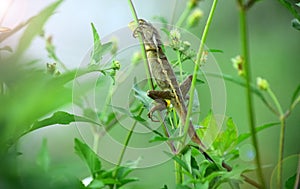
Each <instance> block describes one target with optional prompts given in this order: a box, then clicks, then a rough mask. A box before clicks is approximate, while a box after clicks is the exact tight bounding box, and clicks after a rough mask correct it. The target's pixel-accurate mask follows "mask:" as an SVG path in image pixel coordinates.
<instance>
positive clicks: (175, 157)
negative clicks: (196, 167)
mask: <svg viewBox="0 0 300 189" xmlns="http://www.w3.org/2000/svg"><path fill="white" fill-rule="evenodd" d="M165 154H167V156H169V157H171V158H172V159H173V160H174V161H176V162H177V163H178V164H179V165H180V166H181V167H182V168H183V169H184V170H185V171H187V172H189V166H188V165H187V164H186V163H185V162H184V161H183V160H182V159H180V158H179V157H178V156H177V155H173V154H171V153H169V152H165Z"/></svg>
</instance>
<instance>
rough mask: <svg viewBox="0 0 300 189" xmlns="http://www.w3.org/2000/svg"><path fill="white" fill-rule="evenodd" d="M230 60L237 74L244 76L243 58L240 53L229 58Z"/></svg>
mask: <svg viewBox="0 0 300 189" xmlns="http://www.w3.org/2000/svg"><path fill="white" fill-rule="evenodd" d="M231 62H232V64H233V67H234V68H235V69H236V70H237V71H238V75H240V76H244V75H245V71H244V59H243V57H241V56H240V55H237V56H236V57H234V58H232V59H231Z"/></svg>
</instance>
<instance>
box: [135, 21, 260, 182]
mask: <svg viewBox="0 0 300 189" xmlns="http://www.w3.org/2000/svg"><path fill="white" fill-rule="evenodd" d="M138 22H139V23H138V26H137V27H136V28H135V29H134V31H133V36H134V37H135V38H136V37H138V35H140V36H141V37H142V39H143V42H144V46H145V50H146V54H147V59H148V62H149V68H150V72H151V75H152V77H154V79H155V81H156V83H157V85H158V86H159V88H160V89H161V91H157V90H150V91H148V93H147V94H148V96H149V97H150V98H152V99H153V100H155V101H156V102H157V105H155V106H154V107H152V108H151V109H150V111H149V113H148V117H149V118H150V119H151V120H153V119H152V114H153V112H155V111H162V110H164V109H166V108H167V103H166V99H167V100H170V101H171V104H172V105H173V106H174V108H175V110H176V112H177V114H178V116H179V117H180V120H181V122H182V124H185V122H186V119H187V107H186V105H185V102H184V101H185V96H186V94H187V93H188V91H189V89H190V85H191V81H192V76H189V77H188V78H187V79H186V80H185V81H183V83H182V84H181V85H179V83H178V81H177V79H176V75H175V73H174V70H173V68H172V66H171V64H170V63H169V61H168V59H167V57H166V55H165V53H164V52H163V49H162V42H161V40H160V35H159V33H158V31H157V30H156V28H155V27H153V26H152V25H151V24H150V23H148V22H146V21H145V20H143V19H139V20H138ZM188 134H189V136H190V138H191V140H192V141H193V142H195V143H196V144H198V146H199V148H198V149H199V151H200V152H201V153H202V154H203V155H204V156H205V158H206V159H207V160H209V161H211V162H213V163H215V161H214V160H213V159H212V158H211V157H210V156H209V155H208V154H207V153H206V151H205V150H206V147H205V145H204V144H203V143H202V141H201V140H200V138H199V137H198V135H197V134H196V131H195V129H194V126H193V124H192V122H191V121H190V120H189V128H188ZM215 164H216V163H215ZM222 167H223V168H225V169H226V170H227V171H228V172H230V171H231V170H232V167H231V166H230V165H228V164H227V163H226V162H224V161H222ZM241 176H242V177H243V178H244V180H245V181H246V182H248V183H250V184H251V185H253V186H255V187H256V188H261V186H260V185H259V184H258V183H256V182H255V181H253V180H252V179H250V178H248V177H247V176H245V175H244V174H241Z"/></svg>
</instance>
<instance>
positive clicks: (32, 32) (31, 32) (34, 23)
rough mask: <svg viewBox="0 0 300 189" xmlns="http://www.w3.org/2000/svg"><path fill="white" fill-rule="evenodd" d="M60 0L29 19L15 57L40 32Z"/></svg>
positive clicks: (61, 0)
mask: <svg viewBox="0 0 300 189" xmlns="http://www.w3.org/2000/svg"><path fill="white" fill-rule="evenodd" d="M62 2H63V0H58V1H56V2H54V3H52V4H51V5H49V6H48V7H46V8H45V9H44V10H42V11H41V12H40V13H39V14H38V15H36V16H35V17H33V18H32V19H31V20H30V21H29V24H28V26H27V28H26V29H25V31H24V33H23V35H22V36H21V38H20V42H19V45H18V47H17V50H16V56H17V57H19V56H20V55H21V54H22V53H23V52H24V51H25V50H26V49H27V48H28V47H29V45H30V44H31V42H32V40H33V39H34V37H36V36H37V35H40V34H41V32H42V30H43V27H44V24H45V23H46V22H47V20H48V19H49V18H50V16H51V15H52V14H53V13H54V11H55V10H56V9H57V7H58V6H59V5H60V4H61V3H62Z"/></svg>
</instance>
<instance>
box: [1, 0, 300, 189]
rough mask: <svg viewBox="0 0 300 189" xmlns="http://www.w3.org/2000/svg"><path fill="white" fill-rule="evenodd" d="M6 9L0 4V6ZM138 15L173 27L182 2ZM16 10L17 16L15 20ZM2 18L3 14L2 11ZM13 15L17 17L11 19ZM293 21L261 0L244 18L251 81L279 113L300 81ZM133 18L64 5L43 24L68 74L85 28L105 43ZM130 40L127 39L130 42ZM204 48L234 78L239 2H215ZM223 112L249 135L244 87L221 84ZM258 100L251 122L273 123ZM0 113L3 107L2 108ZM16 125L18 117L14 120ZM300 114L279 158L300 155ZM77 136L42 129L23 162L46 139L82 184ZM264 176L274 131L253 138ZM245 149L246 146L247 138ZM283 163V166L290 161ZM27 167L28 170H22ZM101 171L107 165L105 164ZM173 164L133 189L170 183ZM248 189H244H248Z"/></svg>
mask: <svg viewBox="0 0 300 189" xmlns="http://www.w3.org/2000/svg"><path fill="white" fill-rule="evenodd" d="M0 2H1V5H4V4H2V3H5V1H4V0H1V1H0ZM51 2H53V1H50V0H47V1H42V2H41V1H39V2H35V1H34V0H26V1H22V3H21V1H20V2H18V3H13V4H12V9H11V13H9V14H8V15H7V17H6V19H5V20H3V23H2V24H3V26H7V27H13V26H15V25H16V24H17V23H18V22H20V21H22V20H25V19H26V18H28V17H30V16H33V15H35V14H36V13H37V12H39V11H40V10H41V9H42V8H43V7H45V6H46V5H48V4H50V3H51ZM134 3H135V6H136V7H135V8H136V10H137V13H138V15H139V17H141V18H145V19H147V20H153V17H154V16H162V17H165V18H166V19H167V20H168V21H169V22H170V21H171V20H173V21H176V20H177V19H178V17H179V15H180V14H181V13H182V11H183V9H184V7H185V4H186V1H183V0H178V1H173V0H164V3H162V2H161V1H160V0H152V1H135V2H134ZM210 4H211V2H210V1H205V2H201V3H200V8H201V9H202V11H203V12H204V14H205V18H206V16H207V14H208V11H209V7H210ZM16 12H19V14H20V16H16ZM0 14H1V12H0ZM16 17H17V18H16ZM292 18H293V17H292V15H291V14H290V13H289V12H288V11H287V10H286V8H284V7H283V6H282V5H281V4H280V3H279V2H278V1H271V0H263V1H259V2H258V3H256V4H255V5H254V6H253V8H251V10H250V11H249V14H248V21H249V23H248V26H249V41H250V61H251V69H252V78H253V81H254V82H255V78H256V77H258V76H260V77H263V78H266V79H267V80H268V81H269V83H270V86H271V88H272V90H273V91H274V93H275V94H276V96H277V97H278V99H279V101H280V103H281V105H282V107H283V109H284V110H285V109H286V108H287V107H288V105H289V104H290V99H291V97H292V94H293V91H294V90H295V89H296V87H297V86H298V85H299V83H300V76H299V73H300V61H299V60H300V50H299V47H300V32H299V31H297V30H295V29H293V28H292V27H291V19H292ZM131 20H132V16H131V12H130V9H129V7H128V4H127V1H120V0H111V1H104V0H101V1H96V0H94V1H85V2H84V3H83V2H79V1H65V2H64V3H63V4H62V5H61V6H60V7H59V9H58V11H57V12H56V14H54V15H53V16H52V17H51V19H50V20H49V22H48V23H47V24H46V26H45V32H46V33H47V34H49V35H52V36H53V43H54V44H55V45H56V50H57V54H58V55H59V57H60V58H61V60H62V61H63V62H64V63H65V64H66V65H67V66H68V67H70V68H76V67H77V66H78V65H79V64H80V63H81V61H82V59H83V58H84V56H85V55H86V53H87V51H88V49H89V48H90V47H91V45H92V34H91V31H90V23H91V22H93V23H94V24H95V26H97V28H99V30H98V31H99V33H100V35H101V37H105V36H107V35H109V34H110V33H112V32H114V31H116V30H118V29H119V28H123V27H126V26H127V24H128V23H129V22H130V21H131ZM204 21H205V19H203V20H201V23H200V26H199V27H197V28H193V29H192V30H191V31H192V32H193V33H194V34H195V35H196V36H200V35H201V32H202V29H203V24H204ZM129 37H131V36H129ZM17 42H18V36H16V37H14V38H11V39H9V40H7V41H4V43H3V44H5V45H10V46H13V47H14V46H15V45H16V43H17ZM206 45H207V46H208V47H209V48H212V49H220V50H222V51H223V53H216V54H214V55H215V58H216V60H217V62H218V64H219V66H220V68H221V69H222V72H223V73H226V74H230V75H234V76H236V74H237V73H236V71H235V70H234V69H233V67H232V63H231V58H233V57H235V56H236V55H238V54H240V52H241V50H240V36H239V14H238V8H237V5H236V1H220V2H219V3H218V5H217V10H216V14H215V16H214V18H213V22H212V26H211V28H210V31H209V35H208V39H207V43H206ZM26 57H29V58H31V57H34V58H38V59H40V60H41V61H44V62H47V61H49V59H48V58H47V54H46V51H45V50H44V42H43V41H42V40H41V39H36V40H35V41H34V42H33V44H32V46H31V47H30V49H29V50H28V51H27V53H26ZM226 89H227V107H226V115H227V116H229V117H233V120H234V122H235V123H236V125H237V126H238V128H239V132H240V133H245V132H248V130H249V128H248V117H247V111H246V110H247V107H246V102H245V99H246V97H245V88H242V87H240V86H238V85H236V84H233V83H231V82H226ZM254 100H255V115H256V124H257V125H262V124H265V123H272V122H277V121H278V120H277V118H276V117H275V116H274V115H273V114H272V113H271V112H270V111H269V110H268V109H267V108H266V107H265V106H264V105H263V103H262V102H261V101H260V99H258V98H256V97H255V98H254ZM0 107H1V106H0ZM16 119H17V118H16ZM299 134H300V108H299V106H298V107H296V109H295V110H294V111H293V112H292V114H291V115H290V117H289V118H288V120H287V127H286V136H285V137H286V138H285V153H284V157H285V158H286V159H288V160H289V159H290V158H289V157H292V156H293V155H295V154H299V152H300V145H299ZM74 137H80V135H79V133H78V130H77V128H76V127H75V125H72V126H70V127H68V126H66V127H60V126H54V127H49V128H44V129H41V130H38V131H35V132H33V133H30V134H28V135H26V136H24V137H23V138H22V139H21V141H20V144H19V145H20V151H22V153H23V157H22V161H21V165H22V162H24V163H23V164H25V163H26V164H27V163H28V162H31V163H33V162H34V158H35V156H36V154H37V152H38V149H39V148H40V146H41V143H42V139H43V138H48V144H49V149H50V155H51V158H52V163H53V165H54V166H55V167H57V168H58V169H59V168H61V169H62V170H64V171H66V170H69V171H68V172H69V174H74V175H76V176H79V177H80V178H84V177H85V176H86V175H88V170H87V169H86V167H85V166H84V164H83V163H82V162H81V160H80V159H79V158H78V157H77V156H76V155H75V154H74V150H73V138H74ZM258 138H259V145H260V151H261V154H262V162H263V164H264V165H266V166H265V168H264V173H265V178H266V180H267V183H269V182H270V180H271V176H272V172H273V170H274V166H275V165H276V162H277V157H278V142H279V126H277V127H272V128H270V129H267V130H265V131H262V132H261V133H259V134H258ZM246 143H250V140H248V141H247V142H246ZM288 160H287V161H288ZM23 166H26V165H23ZM105 166H108V167H109V166H111V165H110V164H109V163H108V162H106V163H105ZM173 169H174V167H173V162H171V161H170V162H167V163H164V164H162V165H159V166H154V167H151V168H147V169H146V170H145V169H140V170H137V171H135V172H134V173H133V175H136V176H137V177H139V178H140V182H138V183H134V184H132V185H131V186H132V187H133V188H134V187H136V188H159V187H162V186H163V185H162V183H165V184H168V185H169V186H172V185H173V184H174V174H171V173H173ZM245 188H247V186H246V185H245Z"/></svg>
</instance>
